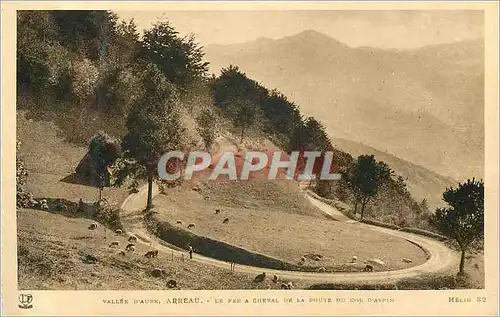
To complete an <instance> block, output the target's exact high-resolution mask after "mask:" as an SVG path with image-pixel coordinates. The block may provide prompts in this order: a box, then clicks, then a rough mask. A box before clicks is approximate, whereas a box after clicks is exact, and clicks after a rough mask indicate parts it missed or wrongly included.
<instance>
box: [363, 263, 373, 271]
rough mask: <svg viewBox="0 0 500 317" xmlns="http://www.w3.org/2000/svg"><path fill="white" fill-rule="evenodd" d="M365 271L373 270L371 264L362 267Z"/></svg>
mask: <svg viewBox="0 0 500 317" xmlns="http://www.w3.org/2000/svg"><path fill="white" fill-rule="evenodd" d="M364 271H365V272H373V265H370V264H367V265H366V266H365V268H364Z"/></svg>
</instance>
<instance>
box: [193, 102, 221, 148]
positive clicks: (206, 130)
mask: <svg viewBox="0 0 500 317" xmlns="http://www.w3.org/2000/svg"><path fill="white" fill-rule="evenodd" d="M196 121H197V122H198V126H197V127H196V130H197V131H198V133H199V134H200V136H201V138H202V140H203V143H204V144H205V149H206V150H207V151H210V149H211V148H212V145H213V143H214V141H215V139H216V138H217V133H218V124H217V116H216V114H215V112H214V111H213V109H211V108H208V107H205V108H204V109H203V110H201V113H200V115H199V116H198V117H197V118H196Z"/></svg>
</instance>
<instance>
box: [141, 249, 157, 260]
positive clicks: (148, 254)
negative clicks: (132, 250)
mask: <svg viewBox="0 0 500 317" xmlns="http://www.w3.org/2000/svg"><path fill="white" fill-rule="evenodd" d="M144 256H145V257H147V258H156V257H158V250H151V251H148V252H146V254H144Z"/></svg>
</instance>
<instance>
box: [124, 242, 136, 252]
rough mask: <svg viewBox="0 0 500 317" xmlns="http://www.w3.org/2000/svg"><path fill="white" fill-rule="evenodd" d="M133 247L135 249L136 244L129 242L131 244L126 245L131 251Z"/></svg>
mask: <svg viewBox="0 0 500 317" xmlns="http://www.w3.org/2000/svg"><path fill="white" fill-rule="evenodd" d="M131 248H134V249H135V244H133V243H129V244H127V246H126V247H125V250H126V251H129V250H130V249H131Z"/></svg>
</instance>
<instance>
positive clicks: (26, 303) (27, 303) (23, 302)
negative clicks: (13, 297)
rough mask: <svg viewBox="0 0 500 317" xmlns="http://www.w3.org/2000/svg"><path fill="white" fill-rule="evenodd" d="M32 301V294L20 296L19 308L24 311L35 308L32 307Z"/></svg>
mask: <svg viewBox="0 0 500 317" xmlns="http://www.w3.org/2000/svg"><path fill="white" fill-rule="evenodd" d="M32 301H33V296H32V295H31V294H21V295H19V308H22V309H30V308H33V305H31V302H32Z"/></svg>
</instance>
